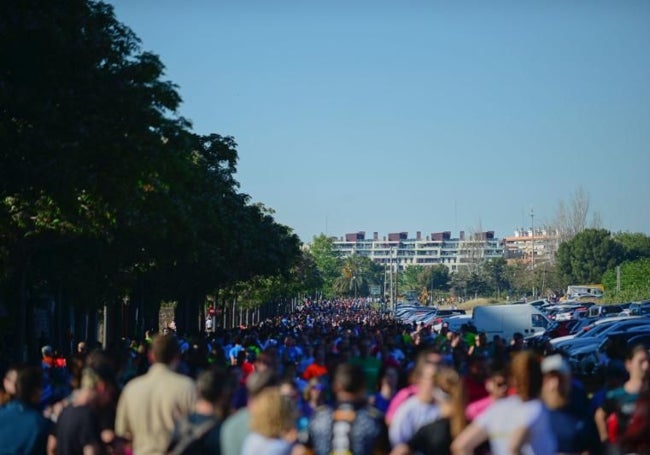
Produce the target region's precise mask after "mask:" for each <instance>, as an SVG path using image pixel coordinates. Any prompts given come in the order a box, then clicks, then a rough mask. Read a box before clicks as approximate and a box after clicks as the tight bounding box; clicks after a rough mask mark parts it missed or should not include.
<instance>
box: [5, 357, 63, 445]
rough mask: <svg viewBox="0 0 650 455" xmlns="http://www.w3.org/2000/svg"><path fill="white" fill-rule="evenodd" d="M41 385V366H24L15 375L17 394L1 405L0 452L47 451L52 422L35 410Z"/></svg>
mask: <svg viewBox="0 0 650 455" xmlns="http://www.w3.org/2000/svg"><path fill="white" fill-rule="evenodd" d="M42 387H43V374H42V372H41V370H40V368H37V367H25V368H22V369H21V370H20V371H19V372H18V377H17V378H16V398H15V399H14V400H12V401H10V402H9V403H7V405H6V406H4V407H3V408H0V441H2V444H0V454H17V453H20V454H25V455H31V454H34V455H36V454H38V455H41V454H43V453H45V452H46V449H47V438H48V435H49V434H50V432H51V428H52V422H51V421H50V420H47V419H46V418H45V417H43V415H42V414H41V412H40V411H39V410H38V404H39V401H40V396H41V389H42Z"/></svg>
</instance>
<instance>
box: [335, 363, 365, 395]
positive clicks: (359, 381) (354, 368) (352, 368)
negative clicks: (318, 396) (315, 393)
mask: <svg viewBox="0 0 650 455" xmlns="http://www.w3.org/2000/svg"><path fill="white" fill-rule="evenodd" d="M334 384H336V386H338V387H340V388H341V390H343V391H344V392H348V393H359V392H361V391H362V390H364V388H365V386H366V377H365V375H364V374H363V369H362V368H361V367H360V366H359V365H353V364H351V363H342V364H340V365H339V366H337V367H336V370H335V372H334Z"/></svg>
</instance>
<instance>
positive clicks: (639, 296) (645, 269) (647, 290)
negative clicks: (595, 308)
mask: <svg viewBox="0 0 650 455" xmlns="http://www.w3.org/2000/svg"><path fill="white" fill-rule="evenodd" d="M620 273H621V290H620V292H616V269H615V268H614V269H610V270H607V271H606V272H605V274H604V275H603V286H604V287H605V297H606V299H607V301H609V302H630V301H635V300H645V299H650V258H643V259H638V260H636V261H630V262H624V263H623V264H621V272H620Z"/></svg>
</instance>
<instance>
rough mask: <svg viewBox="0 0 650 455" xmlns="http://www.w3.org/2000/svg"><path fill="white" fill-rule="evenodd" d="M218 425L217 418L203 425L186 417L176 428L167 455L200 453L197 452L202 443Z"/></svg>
mask: <svg viewBox="0 0 650 455" xmlns="http://www.w3.org/2000/svg"><path fill="white" fill-rule="evenodd" d="M218 423H219V421H218V420H217V419H215V418H211V419H208V420H206V421H204V422H201V423H193V422H191V421H190V420H189V418H188V417H185V418H184V419H183V420H181V421H179V422H178V424H177V426H176V429H175V431H174V436H173V437H172V440H171V442H170V443H169V447H167V455H185V454H190V453H193V452H196V453H200V452H197V449H198V448H199V447H198V446H199V444H200V442H201V441H202V440H203V437H204V436H206V435H207V434H208V433H209V432H210V430H212V429H213V428H214V427H216V426H217V424H218Z"/></svg>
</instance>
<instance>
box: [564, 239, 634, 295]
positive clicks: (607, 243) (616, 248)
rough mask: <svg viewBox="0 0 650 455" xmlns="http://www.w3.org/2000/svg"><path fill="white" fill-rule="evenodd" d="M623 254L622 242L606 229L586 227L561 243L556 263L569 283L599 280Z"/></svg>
mask: <svg viewBox="0 0 650 455" xmlns="http://www.w3.org/2000/svg"><path fill="white" fill-rule="evenodd" d="M623 257H624V248H623V246H622V245H621V244H620V243H619V242H616V241H615V240H614V239H613V237H612V235H611V233H610V232H609V231H607V230H605V229H585V230H584V231H582V232H580V233H578V234H576V236H575V237H573V238H572V239H571V240H569V241H566V242H563V243H562V244H561V245H560V247H559V249H558V252H557V264H558V268H559V270H560V272H561V273H562V274H563V275H564V277H565V279H566V280H567V281H568V282H569V283H572V284H582V283H600V282H601V280H602V278H603V274H604V273H605V272H606V271H607V270H608V269H611V268H614V267H615V266H616V265H618V264H620V263H621V261H622V260H623Z"/></svg>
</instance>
